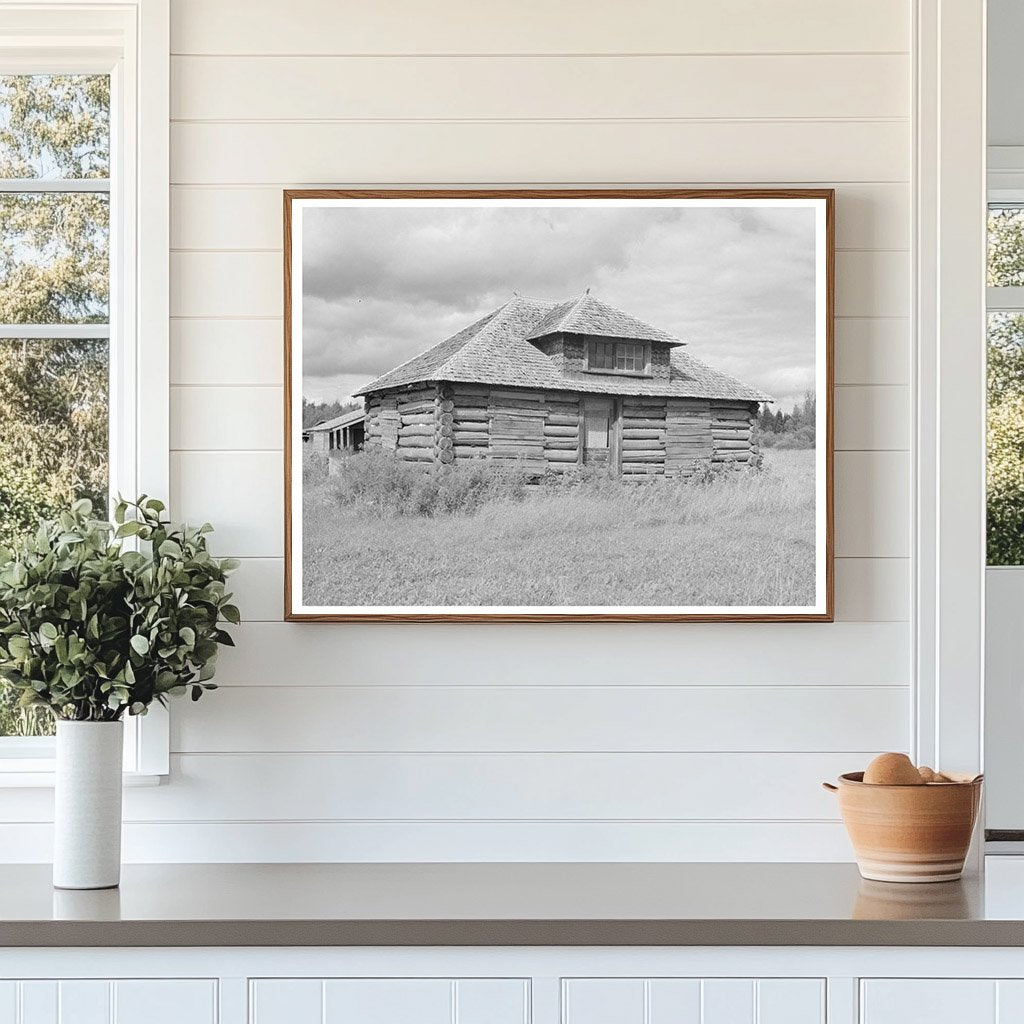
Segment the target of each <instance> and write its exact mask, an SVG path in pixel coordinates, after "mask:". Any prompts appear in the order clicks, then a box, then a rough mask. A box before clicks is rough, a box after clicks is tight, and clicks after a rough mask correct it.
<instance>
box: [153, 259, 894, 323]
mask: <svg viewBox="0 0 1024 1024" xmlns="http://www.w3.org/2000/svg"><path fill="white" fill-rule="evenodd" d="M171 270H172V279H171V314H172V315H173V316H189V317H193V316H194V317H214V316H224V317H239V316H269V317H279V316H281V310H282V304H283V299H282V275H283V262H282V259H281V256H280V254H279V253H276V252H176V253H172V254H171ZM836 312H837V315H838V316H842V317H865V316H887V317H905V316H907V315H908V314H909V312H910V256H909V253H907V252H904V251H900V250H896V251H890V250H876V251H871V250H852V251H843V252H839V253H836Z"/></svg>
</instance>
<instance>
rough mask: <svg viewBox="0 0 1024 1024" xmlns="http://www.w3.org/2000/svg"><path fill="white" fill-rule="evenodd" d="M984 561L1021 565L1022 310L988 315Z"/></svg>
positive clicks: (1023, 554)
mask: <svg viewBox="0 0 1024 1024" xmlns="http://www.w3.org/2000/svg"><path fill="white" fill-rule="evenodd" d="M987 489H988V502H987V504H988V564H989V565H1024V314H1019V313H990V314H989V317H988V479H987Z"/></svg>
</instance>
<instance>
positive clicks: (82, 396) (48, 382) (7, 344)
mask: <svg viewBox="0 0 1024 1024" xmlns="http://www.w3.org/2000/svg"><path fill="white" fill-rule="evenodd" d="M107 352H108V349H107V342H106V340H90V341H80V340H74V341H64V340H59V341H58V340H51V339H45V340H27V341H23V340H20V339H7V338H5V339H0V544H4V545H6V544H10V543H12V542H13V541H14V540H15V539H16V538H17V537H19V536H20V535H21V534H23V533H24V532H25V531H26V530H30V529H32V528H33V527H34V525H35V523H36V521H37V519H38V518H39V517H41V516H42V517H50V516H52V515H54V514H55V513H56V512H57V511H58V510H59V509H60V508H61V507H62V506H64V505H67V504H68V503H70V502H71V501H73V500H75V499H76V498H79V497H87V498H89V499H90V500H91V501H92V502H93V505H94V507H95V508H96V511H97V514H98V515H101V516H104V515H106V509H107V471H108V457H107V451H108V441H107V401H108V385H107V381H108V366H107V363H108V358H107ZM50 729H51V726H50V718H49V716H48V715H40V714H39V713H37V712H32V713H24V712H21V711H20V710H18V708H17V701H16V696H15V695H14V694H13V693H12V692H11V691H10V689H9V688H8V687H5V686H4V685H3V684H0V736H11V735H14V736H25V735H48V734H49V732H50Z"/></svg>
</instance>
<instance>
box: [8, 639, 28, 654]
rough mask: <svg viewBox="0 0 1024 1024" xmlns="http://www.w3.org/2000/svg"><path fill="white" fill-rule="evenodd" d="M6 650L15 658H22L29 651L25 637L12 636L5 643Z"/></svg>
mask: <svg viewBox="0 0 1024 1024" xmlns="http://www.w3.org/2000/svg"><path fill="white" fill-rule="evenodd" d="M7 649H8V650H9V651H10V652H11V654H13V655H14V657H16V658H23V657H24V656H25V655H26V654H28V652H29V650H30V649H31V648H30V646H29V640H28V637H27V636H12V637H11V638H10V639H9V640H8V641H7Z"/></svg>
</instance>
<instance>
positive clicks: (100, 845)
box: [53, 721, 124, 889]
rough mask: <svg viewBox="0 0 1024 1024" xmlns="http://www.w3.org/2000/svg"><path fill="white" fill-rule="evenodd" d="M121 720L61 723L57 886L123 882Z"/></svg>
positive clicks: (96, 886)
mask: <svg viewBox="0 0 1024 1024" xmlns="http://www.w3.org/2000/svg"><path fill="white" fill-rule="evenodd" d="M123 747H124V726H123V725H122V723H121V722H65V721H58V722H57V785H56V792H55V800H54V817H53V822H54V829H53V832H54V835H53V884H54V885H55V886H56V887H57V888H59V889H109V888H112V887H113V886H115V885H117V884H118V883H119V882H120V880H121V784H122V782H121V771H122V756H123V755H122V751H123Z"/></svg>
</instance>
